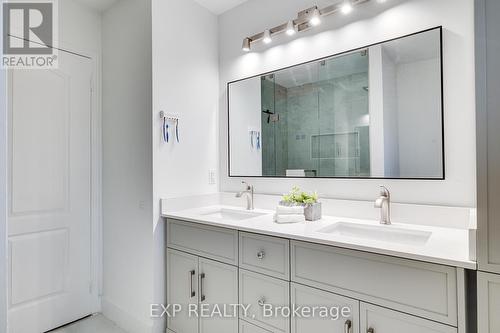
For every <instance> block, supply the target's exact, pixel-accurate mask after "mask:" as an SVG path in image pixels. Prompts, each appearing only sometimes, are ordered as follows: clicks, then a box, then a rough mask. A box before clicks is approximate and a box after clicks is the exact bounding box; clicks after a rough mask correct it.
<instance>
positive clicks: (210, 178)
mask: <svg viewBox="0 0 500 333" xmlns="http://www.w3.org/2000/svg"><path fill="white" fill-rule="evenodd" d="M216 178H217V177H216V173H215V170H208V184H209V185H215V183H216Z"/></svg>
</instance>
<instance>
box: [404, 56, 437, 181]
mask: <svg viewBox="0 0 500 333" xmlns="http://www.w3.org/2000/svg"><path fill="white" fill-rule="evenodd" d="M439 62H440V60H439V59H430V60H423V61H416V62H412V63H407V64H400V65H398V66H397V87H398V94H397V95H398V100H397V103H398V106H397V110H398V118H397V121H398V125H397V128H399V156H400V172H401V176H402V177H409V176H412V175H413V176H414V177H415V176H416V177H425V176H429V175H434V174H435V173H436V171H437V170H441V169H442V165H443V163H442V159H441V156H442V155H441V153H442V150H441V147H442V145H441V143H442V138H441V114H440V112H436V110H441V104H440V100H441V99H440V94H441V80H440V74H439ZM422 82H425V84H422Z"/></svg>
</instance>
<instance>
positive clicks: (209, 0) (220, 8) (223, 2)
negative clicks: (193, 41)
mask: <svg viewBox="0 0 500 333" xmlns="http://www.w3.org/2000/svg"><path fill="white" fill-rule="evenodd" d="M96 1H99V0H96ZM194 1H196V2H197V3H199V4H200V5H202V6H203V7H205V8H206V9H208V10H209V11H211V12H212V13H214V14H215V15H220V14H222V13H224V12H226V11H228V10H230V9H231V8H234V7H236V6H238V5H241V4H242V3H244V2H247V1H248V0H194Z"/></svg>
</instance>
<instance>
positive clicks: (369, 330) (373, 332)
mask: <svg viewBox="0 0 500 333" xmlns="http://www.w3.org/2000/svg"><path fill="white" fill-rule="evenodd" d="M366 333H375V330H374V329H373V328H371V327H370V328H369V329H368V331H366Z"/></svg>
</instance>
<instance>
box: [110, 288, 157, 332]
mask: <svg viewBox="0 0 500 333" xmlns="http://www.w3.org/2000/svg"><path fill="white" fill-rule="evenodd" d="M101 304H102V314H103V315H104V316H105V317H106V318H108V319H109V320H111V321H112V322H114V323H115V324H116V325H117V326H119V327H120V328H122V329H123V330H125V331H127V332H129V333H152V332H153V325H152V323H145V322H143V321H142V320H140V319H138V318H136V317H135V316H134V315H132V314H131V313H128V312H127V311H125V310H123V309H121V308H120V307H118V306H117V305H116V304H114V303H112V302H110V301H109V300H107V299H106V298H105V297H103V298H102V303H101Z"/></svg>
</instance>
